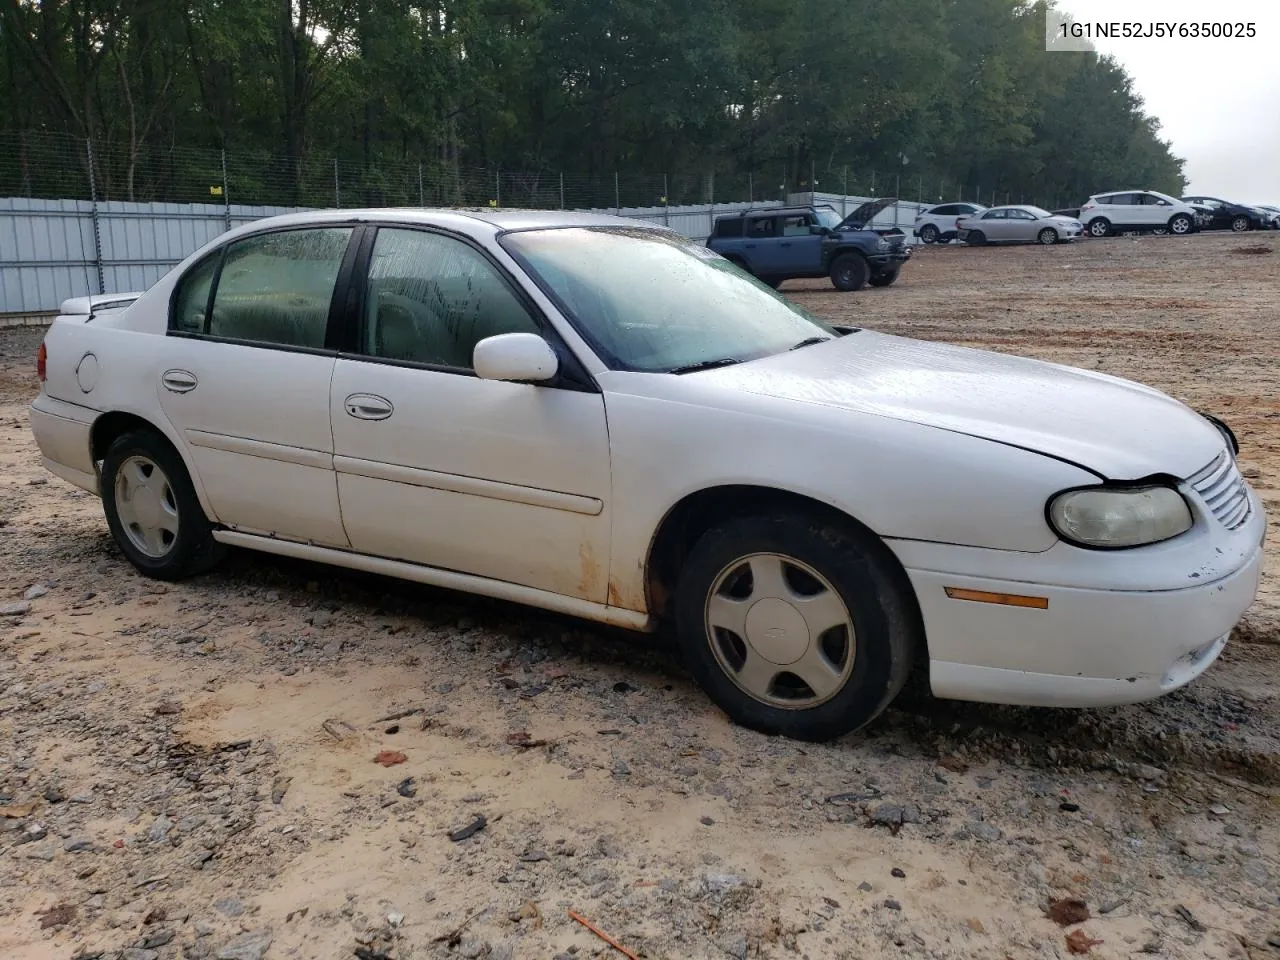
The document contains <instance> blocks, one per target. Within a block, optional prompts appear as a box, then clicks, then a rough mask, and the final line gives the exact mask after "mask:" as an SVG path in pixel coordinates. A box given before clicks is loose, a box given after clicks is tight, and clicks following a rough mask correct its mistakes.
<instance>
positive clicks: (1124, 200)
mask: <svg viewBox="0 0 1280 960" xmlns="http://www.w3.org/2000/svg"><path fill="white" fill-rule="evenodd" d="M1110 209H1111V214H1110V217H1111V222H1112V223H1114V224H1116V225H1117V226H1121V227H1133V226H1137V225H1139V224H1141V223H1142V222H1143V216H1144V214H1143V209H1142V194H1140V193H1117V194H1116V195H1115V196H1113V197H1112V198H1111V208H1110Z"/></svg>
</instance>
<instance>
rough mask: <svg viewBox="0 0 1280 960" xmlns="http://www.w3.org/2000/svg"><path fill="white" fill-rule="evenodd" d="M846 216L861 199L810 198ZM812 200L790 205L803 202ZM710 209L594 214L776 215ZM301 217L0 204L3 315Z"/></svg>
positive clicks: (121, 287)
mask: <svg viewBox="0 0 1280 960" xmlns="http://www.w3.org/2000/svg"><path fill="white" fill-rule="evenodd" d="M812 196H813V200H814V202H816V203H829V204H831V205H832V206H833V207H835V208H836V209H837V210H841V211H842V212H852V211H853V210H854V209H856V208H857V206H858V204H859V203H861V202H862V201H863V200H865V199H866V198H865V197H843V196H840V195H838V194H814V195H812ZM809 198H810V195H809V194H803V195H798V196H795V197H792V198H789V199H790V201H791V202H794V203H807V202H809ZM781 205H782V202H781V201H778V200H769V201H761V202H758V203H715V204H698V205H694V206H659V207H623V208H621V209H620V210H614V209H607V208H606V209H597V210H594V211H592V212H595V213H615V212H616V213H618V214H620V215H621V216H624V217H633V218H635V219H638V220H645V221H647V222H650V223H661V224H665V225H667V226H670V227H671V229H672V230H675V231H676V232H678V233H681V234H683V235H684V236H687V237H690V238H692V239H694V240H698V241H704V240H706V238H707V237H709V236H710V235H711V228H712V224H713V223H714V221H715V218H716V217H720V216H724V215H726V214H733V213H739V212H741V211H743V210H753V209H761V208H768V207H777V206H781ZM919 207H920V205H919V204H915V203H900V204H896V205H894V206H893V207H890V208H889V209H888V210H885V211H883V212H882V213H881V214H880V215H879V216H877V217H876V219H875V221H874V222H873V226H876V227H880V228H886V227H891V226H895V225H896V226H899V227H901V228H902V229H903V231H904V232H905V233H907V234H908V236H909V235H910V225H911V223H912V221H913V220H914V219H915V214H916V210H917V209H918V208H919ZM299 209H302V208H293V207H271V206H234V205H233V206H229V207H228V206H222V205H217V204H208V203H127V202H124V201H110V202H103V203H98V204H96V205H95V204H93V203H92V202H90V201H88V200H29V199H25V198H0V314H35V313H48V312H52V311H54V310H56V309H57V307H58V304H59V303H61V302H62V301H63V300H65V299H67V298H68V297H78V296H84V295H85V294H94V293H123V292H126V291H131V290H145V289H146V288H147V287H149V286H151V285H152V284H153V283H155V282H156V281H157V280H159V279H160V277H162V276H163V275H164V274H165V272H166V271H168V270H169V269H170V268H171V267H173V266H174V265H175V264H177V263H180V262H181V261H182V260H183V259H185V258H186V257H187V256H188V255H189V254H191V253H192V252H193V251H195V250H197V249H199V248H200V247H201V246H203V245H204V244H205V243H207V242H208V241H210V240H212V239H214V238H215V237H217V236H219V235H220V234H222V233H223V232H225V231H226V230H228V229H230V228H231V227H235V226H239V225H240V224H243V223H250V222H252V221H254V220H258V219H261V218H263V217H271V216H276V215H278V214H283V213H292V212H296V211H297V210H299Z"/></svg>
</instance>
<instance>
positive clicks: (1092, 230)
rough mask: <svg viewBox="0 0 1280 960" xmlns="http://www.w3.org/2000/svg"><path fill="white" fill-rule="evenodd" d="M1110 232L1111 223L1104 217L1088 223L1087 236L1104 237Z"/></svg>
mask: <svg viewBox="0 0 1280 960" xmlns="http://www.w3.org/2000/svg"><path fill="white" fill-rule="evenodd" d="M1110 232H1111V221H1110V220H1108V219H1107V218H1106V217H1094V218H1093V219H1092V220H1090V221H1089V236H1091V237H1105V236H1107V234H1109V233H1110Z"/></svg>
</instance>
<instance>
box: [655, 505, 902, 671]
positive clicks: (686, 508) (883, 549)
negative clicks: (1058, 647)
mask: <svg viewBox="0 0 1280 960" xmlns="http://www.w3.org/2000/svg"><path fill="white" fill-rule="evenodd" d="M783 511H785V512H792V513H805V514H809V515H811V516H813V517H815V518H816V519H817V520H818V521H819V522H822V523H825V524H830V525H832V526H838V527H842V528H844V529H846V530H852V531H854V532H856V533H857V534H859V535H860V536H861V537H862V538H864V539H865V540H866V541H867V542H868V543H870V544H873V545H874V546H875V549H876V552H877V554H878V555H879V558H880V559H881V561H882V562H883V563H884V564H885V569H886V570H887V571H889V575H890V577H891V578H892V580H893V581H894V583H895V584H896V585H897V586H898V588H899V590H900V591H901V594H902V597H903V599H904V601H905V602H906V604H907V606H908V608H909V609H910V611H911V615H912V616H913V617H915V618H916V619H917V625H918V627H919V633H918V636H920V637H921V638H924V636H925V634H924V625H923V618H922V615H921V613H920V606H919V602H918V601H917V599H916V594H915V588H914V587H913V586H912V584H911V580H910V578H909V577H908V576H907V571H906V568H904V567H903V565H902V563H901V561H899V559H898V557H897V555H896V554H895V553H894V552H893V551H892V550H890V549H889V546H888V545H887V544H886V543H885V542H884V540H883V539H882V538H881V537H880V536H879V534H877V533H876V532H875V531H874V530H872V529H871V528H870V527H869V526H867V525H866V524H865V523H863V522H861V521H860V520H858V519H857V518H856V517H853V516H852V515H850V514H849V513H847V512H845V511H844V510H841V509H840V508H839V507H836V506H834V505H833V504H830V503H827V502H825V501H823V500H819V499H816V498H814V497H811V496H808V495H807V494H801V493H795V492H794V491H791V490H785V489H782V488H778V487H766V486H756V485H750V484H728V485H719V486H713V487H706V488H703V489H701V490H697V491H694V492H693V493H689V494H686V495H685V496H684V497H683V498H681V499H680V500H679V501H677V502H676V503H675V504H673V505H672V507H671V508H670V509H669V510H668V511H667V513H666V515H665V516H663V518H662V521H661V522H660V523H659V524H658V527H657V529H656V530H655V532H654V535H653V538H652V539H651V540H650V542H649V550H648V553H647V555H646V557H645V566H644V580H645V598H646V601H647V606H648V611H649V614H650V616H652V617H653V618H654V619H656V620H659V621H667V620H669V619H670V616H671V598H672V597H673V596H674V594H675V586H676V579H677V578H678V577H679V575H680V568H681V566H682V564H683V562H684V559H685V557H687V556H688V554H689V551H690V550H691V549H692V548H693V545H694V543H696V542H697V540H698V538H699V537H700V536H702V534H704V533H705V532H706V531H707V530H710V529H711V528H712V527H713V526H715V525H716V524H718V523H723V522H724V521H726V520H731V519H736V518H738V517H747V516H758V515H761V514H765V513H771V512H783ZM918 652H919V653H920V654H921V655H925V654H926V651H924V650H921V651H918ZM926 659H927V657H926Z"/></svg>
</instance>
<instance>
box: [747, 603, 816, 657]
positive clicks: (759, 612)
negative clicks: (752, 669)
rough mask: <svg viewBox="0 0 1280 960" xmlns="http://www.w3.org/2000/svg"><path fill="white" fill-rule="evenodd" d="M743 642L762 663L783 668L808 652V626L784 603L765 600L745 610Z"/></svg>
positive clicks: (796, 611) (797, 611) (797, 613)
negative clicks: (762, 660)
mask: <svg viewBox="0 0 1280 960" xmlns="http://www.w3.org/2000/svg"><path fill="white" fill-rule="evenodd" d="M745 626H746V634H747V635H746V641H747V642H748V643H749V644H751V647H752V649H753V650H755V651H756V653H758V654H760V656H762V657H764V658H765V659H766V660H768V661H770V662H772V663H776V664H778V665H780V666H785V665H786V664H789V663H795V662H796V661H797V660H799V659H800V658H801V657H802V656H804V653H805V651H806V650H808V649H809V640H810V636H809V625H808V624H807V623H805V620H804V617H803V616H801V615H800V611H799V610H797V609H796V608H795V607H794V606H792V605H791V604H790V603H788V602H787V601H785V600H781V599H779V598H777V597H765V598H764V599H762V600H758V601H756V602H755V603H753V604H752V605H751V609H750V610H748V611H747V620H746V625H745Z"/></svg>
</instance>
